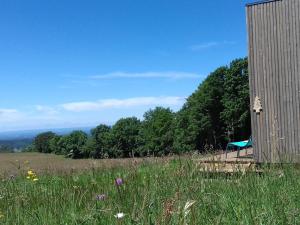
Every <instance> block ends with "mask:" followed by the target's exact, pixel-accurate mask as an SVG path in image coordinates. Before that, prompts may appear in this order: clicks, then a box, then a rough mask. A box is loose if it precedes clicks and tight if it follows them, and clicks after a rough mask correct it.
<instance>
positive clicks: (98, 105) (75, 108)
mask: <svg viewBox="0 0 300 225" xmlns="http://www.w3.org/2000/svg"><path fill="white" fill-rule="evenodd" d="M184 101H185V98H183V97H177V96H167V97H165V96H162V97H137V98H127V99H103V100H99V101H86V102H71V103H66V104H62V105H61V106H62V107H63V109H65V110H67V111H72V112H83V111H98V110H102V109H110V108H128V107H138V106H178V105H182V104H183V103H184Z"/></svg>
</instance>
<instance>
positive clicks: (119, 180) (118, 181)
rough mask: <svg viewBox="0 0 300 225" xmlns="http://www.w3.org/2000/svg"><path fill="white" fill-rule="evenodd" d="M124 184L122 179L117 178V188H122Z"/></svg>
mask: <svg viewBox="0 0 300 225" xmlns="http://www.w3.org/2000/svg"><path fill="white" fill-rule="evenodd" d="M122 184H123V180H122V178H117V179H116V185H117V186H121V185H122Z"/></svg>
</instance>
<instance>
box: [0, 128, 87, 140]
mask: <svg viewBox="0 0 300 225" xmlns="http://www.w3.org/2000/svg"><path fill="white" fill-rule="evenodd" d="M91 129H92V127H76V128H53V129H39V130H21V131H6V132H0V141H3V140H16V139H17V140H20V139H33V138H35V136H36V135H38V134H40V133H42V132H47V131H52V132H54V133H56V134H59V135H65V134H69V133H71V132H72V131H74V130H82V131H84V132H86V133H88V134H89V133H90V130H91Z"/></svg>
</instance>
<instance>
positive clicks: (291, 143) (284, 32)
mask: <svg viewBox="0 0 300 225" xmlns="http://www.w3.org/2000/svg"><path fill="white" fill-rule="evenodd" d="M246 10H247V27H248V42H249V73H250V75H249V77H250V98H251V119H252V137H253V145H254V157H255V159H256V161H258V162H282V161H284V162H286V161H288V162H298V163H299V162H300V0H272V1H262V2H258V3H253V4H249V5H247V6H246Z"/></svg>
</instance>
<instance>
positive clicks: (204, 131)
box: [174, 67, 227, 152]
mask: <svg viewBox="0 0 300 225" xmlns="http://www.w3.org/2000/svg"><path fill="white" fill-rule="evenodd" d="M226 72H227V68H226V67H220V68H218V69H217V70H216V71H214V72H213V73H211V74H210V75H209V76H208V77H207V78H206V79H205V80H204V81H203V82H202V84H200V86H199V87H198V89H197V90H196V91H195V92H194V93H193V94H192V95H191V96H190V97H189V98H188V99H187V102H186V103H185V104H184V106H183V108H182V109H181V110H180V111H179V112H178V113H177V115H176V118H175V127H176V128H175V141H174V148H175V150H176V152H187V151H194V150H198V151H204V150H205V146H207V145H211V146H213V147H214V148H216V147H219V145H220V144H222V143H223V138H224V130H223V127H224V125H223V121H222V120H221V119H220V114H221V112H222V111H223V104H222V96H223V95H224V76H225V74H226Z"/></svg>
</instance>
